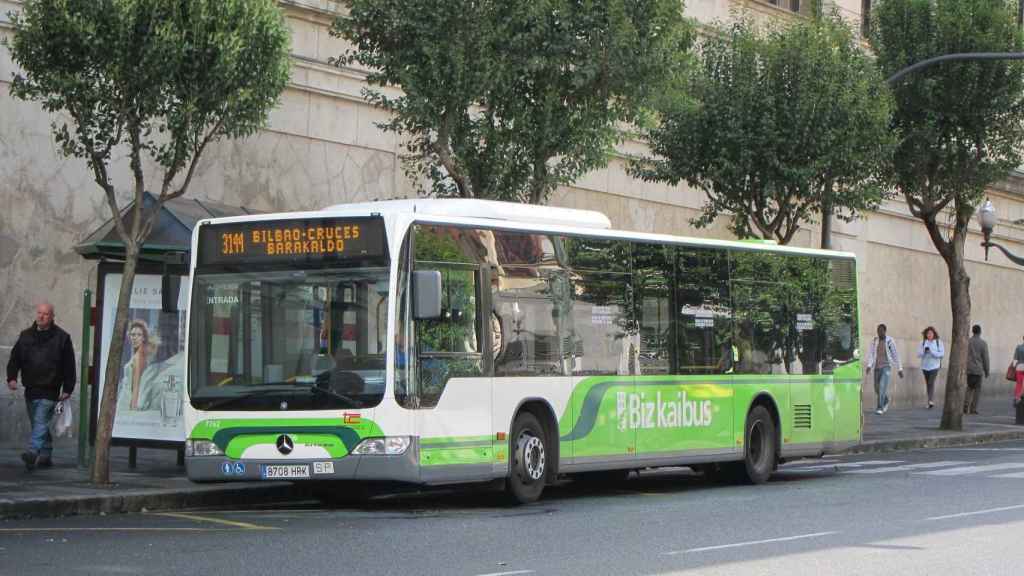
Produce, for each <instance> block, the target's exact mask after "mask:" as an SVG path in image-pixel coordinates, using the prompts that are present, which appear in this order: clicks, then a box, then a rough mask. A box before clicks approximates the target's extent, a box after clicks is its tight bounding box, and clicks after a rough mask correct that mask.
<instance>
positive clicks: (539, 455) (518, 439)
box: [507, 412, 550, 504]
mask: <svg viewBox="0 0 1024 576" xmlns="http://www.w3.org/2000/svg"><path fill="white" fill-rule="evenodd" d="M510 444H511V445H510V446H509V454H510V455H511V457H510V458H509V464H510V465H509V476H508V482H507V486H508V492H509V495H510V496H511V497H512V500H513V502H515V503H518V504H529V503H530V502H536V501H537V500H538V499H539V498H540V495H541V492H543V491H544V483H545V481H546V480H547V475H548V466H549V465H550V464H549V462H548V457H549V452H548V450H547V436H546V434H545V432H544V427H543V426H541V424H540V422H538V421H537V417H536V416H534V415H533V414H531V413H530V412H522V413H520V414H519V416H517V417H516V420H515V423H513V425H512V435H511V437H510Z"/></svg>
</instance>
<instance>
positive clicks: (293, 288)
mask: <svg viewBox="0 0 1024 576" xmlns="http://www.w3.org/2000/svg"><path fill="white" fill-rule="evenodd" d="M387 292H388V272H387V269H386V268H383V267H372V268H371V267H368V268H344V269H341V268H338V269H317V270H301V269H292V270H277V271H259V272H230V273H197V274H196V276H195V279H194V285H193V290H192V307H191V320H190V334H191V336H190V338H191V341H190V352H189V353H190V355H191V357H190V359H189V366H190V372H189V393H190V400H191V403H192V406H194V407H195V408H198V409H201V410H302V409H306V410H317V409H339V408H341V409H346V408H367V407H371V406H376V405H377V404H378V403H380V401H381V399H382V398H383V395H384V367H385V361H384V354H385V343H386V332H387V319H388V308H389V307H388V304H387Z"/></svg>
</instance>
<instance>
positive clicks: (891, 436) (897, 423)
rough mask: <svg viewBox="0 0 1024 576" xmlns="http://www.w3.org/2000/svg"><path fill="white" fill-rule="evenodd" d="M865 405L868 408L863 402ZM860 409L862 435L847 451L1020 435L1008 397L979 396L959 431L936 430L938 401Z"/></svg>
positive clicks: (939, 418)
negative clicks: (927, 404) (932, 405)
mask: <svg viewBox="0 0 1024 576" xmlns="http://www.w3.org/2000/svg"><path fill="white" fill-rule="evenodd" d="M865 408H869V407H868V406H865ZM870 408H871V409H866V410H865V411H864V437H863V441H862V442H861V444H860V446H857V447H856V448H853V449H851V450H848V451H847V452H848V453H870V452H889V451H893V450H906V449H911V448H934V447H938V446H962V445H965V444H981V443H984V442H999V441H1003V440H1019V439H1024V426H1017V425H1015V424H1014V417H1013V401H1012V398H1010V397H1006V398H1000V397H983V398H981V400H980V401H979V406H978V414H977V415H967V414H965V415H964V417H963V418H964V420H963V424H964V429H963V430H962V431H959V432H949V431H945V430H939V423H940V422H941V421H942V404H941V403H939V404H936V405H935V408H932V409H931V410H928V409H927V408H924V407H919V408H892V409H890V410H889V411H888V412H886V413H885V414H882V415H879V414H875V412H874V406H871V407H870Z"/></svg>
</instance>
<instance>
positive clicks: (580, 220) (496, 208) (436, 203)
mask: <svg viewBox="0 0 1024 576" xmlns="http://www.w3.org/2000/svg"><path fill="white" fill-rule="evenodd" d="M324 211H326V212H331V213H332V214H343V213H349V212H352V213H358V214H366V213H367V212H381V211H388V212H411V213H416V214H427V215H430V216H453V217H464V218H484V219H487V220H508V221H512V222H519V223H523V224H565V223H566V222H571V223H572V225H573V226H575V227H577V228H596V229H600V230H610V229H611V227H612V222H611V220H609V219H608V217H607V216H605V215H604V214H602V213H601V212H597V211H594V210H577V209H575V208H559V207H557V206H539V205H535V204H519V203H515V202H498V201H496V200H476V199H470V198H411V199H406V200H382V201H380V202H360V203H357V204H336V205H334V206H329V207H327V208H325V209H324Z"/></svg>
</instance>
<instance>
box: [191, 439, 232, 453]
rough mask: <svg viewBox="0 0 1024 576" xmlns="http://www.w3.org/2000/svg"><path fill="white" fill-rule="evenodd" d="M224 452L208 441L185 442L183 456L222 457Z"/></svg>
mask: <svg viewBox="0 0 1024 576" xmlns="http://www.w3.org/2000/svg"><path fill="white" fill-rule="evenodd" d="M223 455H224V451H223V450H221V449H220V447H218V446H217V445H216V444H214V443H213V442H211V441H209V440H186V441H185V456H223Z"/></svg>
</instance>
